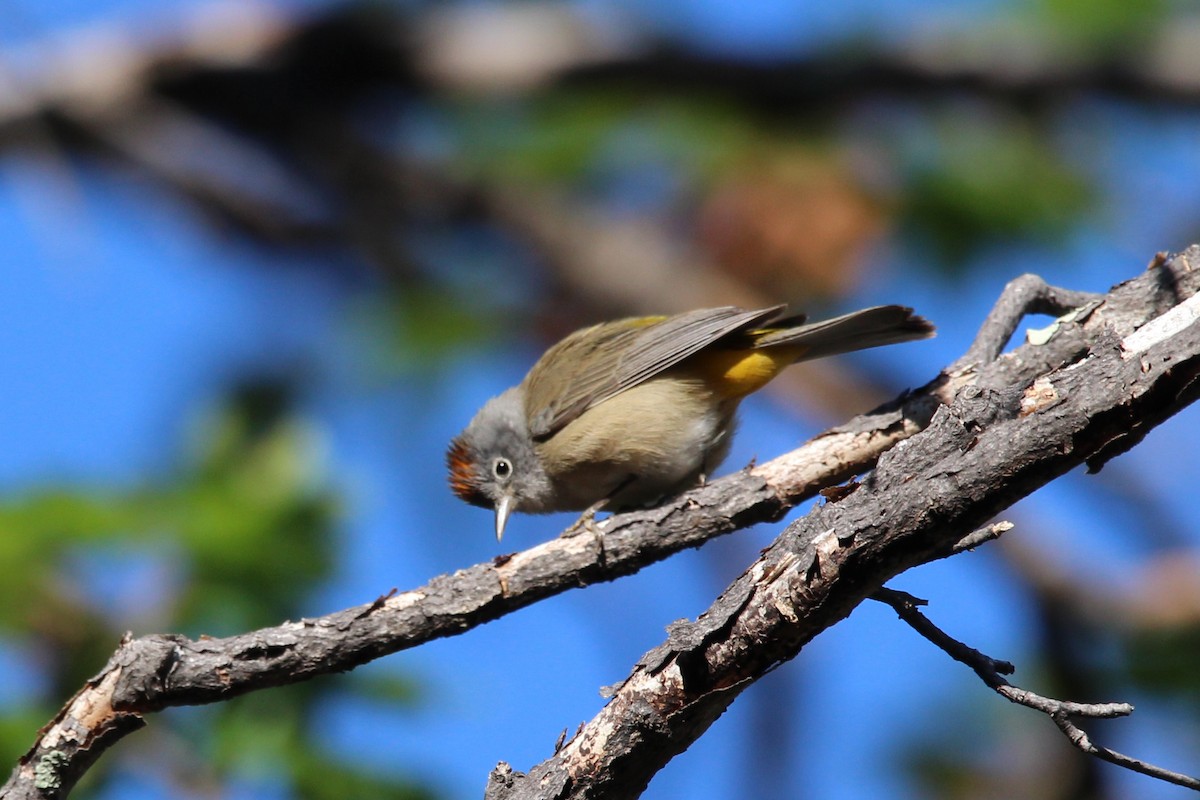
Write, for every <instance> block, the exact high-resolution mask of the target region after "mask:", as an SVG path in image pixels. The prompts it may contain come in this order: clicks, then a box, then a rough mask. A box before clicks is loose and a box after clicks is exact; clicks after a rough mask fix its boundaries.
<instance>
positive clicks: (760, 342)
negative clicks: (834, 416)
mask: <svg viewBox="0 0 1200 800" xmlns="http://www.w3.org/2000/svg"><path fill="white" fill-rule="evenodd" d="M789 322H796V323H801V322H802V320H801V319H793V320H786V319H785V320H780V322H776V323H772V324H771V325H770V327H767V328H763V329H762V330H761V331H756V332H755V333H756V334H757V335H756V336H755V340H754V346H755V348H764V347H775V346H797V348H796V349H797V350H799V351H800V353H799V356H798V358H797V360H798V361H806V360H808V359H810V358H822V357H824V356H833V355H837V354H839V353H852V352H854V351H855V350H866V349H867V348H868V347H880V346H882V345H885V344H895V343H897V342H908V341H912V340H913V339H928V338H929V337H931V336H933V335H934V327H933V324H932V323H930V322H929V321H928V320H926V319H925V318H923V317H919V316H917V315H916V314H914V313H913V310H912V309H911V308H907V307H905V306H875V307H873V308H864V309H862V310H861V311H853V312H851V313H849V314H844V315H842V316H840V317H834V318H833V319H826V320H821V321H820V322H810V323H808V324H795V325H790V326H789V325H788V323H789ZM780 323H783V326H784V327H780Z"/></svg>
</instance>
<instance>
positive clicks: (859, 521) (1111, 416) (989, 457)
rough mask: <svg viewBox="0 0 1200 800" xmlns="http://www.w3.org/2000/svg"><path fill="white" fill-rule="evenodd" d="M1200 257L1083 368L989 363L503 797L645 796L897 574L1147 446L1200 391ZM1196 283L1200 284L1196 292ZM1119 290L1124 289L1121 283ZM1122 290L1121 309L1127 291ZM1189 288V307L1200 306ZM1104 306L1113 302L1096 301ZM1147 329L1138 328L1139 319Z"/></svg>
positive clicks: (504, 784) (1090, 344)
mask: <svg viewBox="0 0 1200 800" xmlns="http://www.w3.org/2000/svg"><path fill="white" fill-rule="evenodd" d="M1194 263H1196V264H1200V249H1196V248H1194V249H1192V250H1190V251H1189V252H1188V253H1187V254H1185V255H1184V256H1181V257H1179V258H1177V259H1176V260H1175V261H1174V262H1172V263H1171V264H1169V265H1168V264H1159V263H1157V262H1156V264H1155V265H1154V266H1153V268H1152V269H1151V270H1150V272H1148V273H1147V275H1145V276H1143V277H1142V278H1140V279H1138V280H1135V281H1132V282H1130V283H1129V284H1126V285H1125V288H1128V287H1130V286H1132V285H1134V284H1138V283H1139V281H1141V282H1142V284H1143V286H1144V288H1146V289H1147V290H1148V291H1150V292H1151V293H1156V292H1157V289H1158V288H1163V287H1166V288H1167V289H1168V291H1167V294H1169V295H1170V296H1172V297H1174V298H1175V299H1176V300H1182V302H1180V303H1179V304H1178V305H1177V306H1175V307H1174V308H1172V309H1171V310H1169V311H1167V312H1166V313H1164V314H1162V315H1160V316H1158V317H1156V318H1155V319H1154V320H1153V321H1152V322H1150V323H1149V324H1146V325H1143V326H1140V327H1139V328H1138V330H1137V331H1136V332H1134V331H1132V330H1129V329H1126V330H1124V331H1121V330H1120V328H1118V329H1117V330H1114V329H1112V328H1100V329H1094V328H1093V329H1092V330H1090V331H1088V333H1089V335H1088V336H1087V337H1085V339H1084V340H1082V341H1081V342H1080V344H1082V345H1083V349H1082V350H1081V351H1080V352H1079V354H1078V357H1077V358H1076V359H1075V360H1074V361H1073V362H1072V363H1070V364H1066V365H1063V366H1061V367H1054V368H1051V369H1049V370H1047V371H1045V372H1044V373H1042V374H1041V375H1040V376H1039V377H1038V378H1036V379H1035V380H1034V381H1032V382H1029V381H1020V382H1009V381H1007V380H1003V379H1004V378H1006V377H1009V376H1011V370H1012V369H1013V368H1014V367H1015V365H1017V364H1019V363H1021V362H1025V361H1027V360H1028V359H1038V353H1039V351H1040V348H1043V347H1045V346H1047V345H1048V344H1049V343H1050V342H1053V341H1055V340H1056V339H1058V338H1059V337H1060V336H1063V337H1064V339H1067V340H1069V339H1070V338H1071V336H1070V335H1069V334H1067V333H1066V330H1067V329H1068V328H1074V329H1075V330H1076V331H1077V332H1082V331H1083V330H1084V328H1085V327H1086V325H1087V324H1088V323H1087V322H1086V321H1085V322H1084V323H1083V326H1080V325H1079V323H1078V322H1077V321H1074V320H1071V321H1064V323H1063V328H1062V329H1061V330H1059V331H1056V332H1055V334H1054V335H1053V336H1051V337H1050V339H1049V340H1047V341H1046V343H1044V344H1026V345H1024V346H1022V347H1020V348H1018V349H1017V350H1016V351H1014V352H1013V353H1011V354H1009V355H1007V356H1004V357H1002V358H1001V359H999V360H997V361H995V362H993V363H991V364H988V365H986V366H983V367H981V368H979V371H978V375H977V380H976V382H975V384H974V385H971V386H968V387H966V388H964V389H962V390H961V391H960V392H959V393H958V396H957V397H956V398H955V400H954V402H953V403H952V404H951V405H949V406H947V407H943V408H941V409H939V410H938V412H937V413H936V414H935V416H934V418H933V421H932V423H931V425H930V426H929V428H928V429H927V430H925V431H923V432H921V433H919V434H918V435H916V436H914V437H912V438H911V439H910V440H908V441H906V442H904V443H903V444H902V445H900V446H897V447H894V448H892V449H891V450H890V451H888V452H887V453H886V454H885V455H884V456H883V457H882V458H880V459H879V462H878V464H877V466H876V468H875V471H874V472H873V473H872V474H871V476H870V477H869V478H868V479H867V480H865V481H863V482H862V484H860V485H859V486H858V488H857V489H856V490H854V491H852V492H850V493H849V494H847V495H846V496H844V497H842V498H841V499H839V500H837V501H836V502H829V503H826V504H825V505H823V506H821V507H819V508H817V509H815V510H813V511H812V512H811V513H810V514H808V515H807V516H806V517H804V518H802V519H800V520H797V521H796V522H794V523H793V524H791V525H790V526H788V528H787V529H786V530H784V532H783V533H782V534H781V535H780V536H779V538H778V539H776V541H775V542H774V543H773V544H772V545H771V546H770V547H769V548H768V549H767V550H765V551H764V553H763V555H762V557H761V558H760V559H759V560H758V561H756V562H755V563H754V564H753V565H751V567H750V568H749V569H748V570H747V571H746V572H745V573H744V574H743V575H742V576H741V577H739V578H738V579H737V580H736V581H735V582H734V583H733V584H732V585H730V586H729V587H728V588H727V589H726V590H725V592H724V593H723V594H722V595H721V597H720V598H718V600H717V601H716V602H715V603H714V604H713V605H712V606H711V607H710V608H709V609H708V611H706V612H705V613H704V614H702V615H701V616H700V617H699V618H698V619H697V620H696V621H694V622H682V623H676V624H675V625H672V626H671V627H670V629H669V635H668V638H667V640H666V641H665V642H663V644H661V645H659V646H658V647H657V648H655V649H654V650H651V651H650V652H648V653H646V654H645V655H644V656H643V657H642V658H641V659H640V660H639V661H638V663H637V664H636V665H635V666H634V668H633V670H632V672H631V673H630V674H629V676H628V677H627V678H626V679H625V681H624V682H623V683H621V684H620V685H619V686H617V687H616V688H615V690H614V691H613V693H612V699H611V700H610V702H609V703H608V704H607V705H606V706H605V707H604V709H603V710H602V711H601V712H600V713H599V714H597V716H596V717H594V718H593V719H592V720H591V721H590V722H588V723H587V724H586V725H585V726H584V727H583V728H582V729H581V730H580V732H579V733H578V734H577V735H576V736H575V737H574V738H572V739H571V741H569V742H567V743H566V744H565V745H564V746H563V747H562V748H561V750H559V751H558V752H557V753H555V754H554V755H553V756H552V757H551V758H549V759H547V760H546V761H544V762H542V763H541V764H539V765H537V766H536V767H534V768H533V769H532V770H531V771H530V772H529V773H528V774H527V775H526V774H521V773H515V772H511V771H505V769H504V768H503V765H502V767H501V768H500V769H499V770H498V771H497V772H495V773H494V774H493V780H492V782H491V784H490V785H489V791H488V794H487V796H488V797H489V798H492V799H494V800H501V799H504V800H516V799H517V798H520V799H521V800H532V799H533V798H538V799H539V800H541V799H542V798H556V800H557V799H560V798H585V797H586V798H592V799H593V800H594V799H595V798H610V797H612V798H616V797H631V796H636V795H637V794H638V793H639V792H641V791H642V790H643V789H644V788H645V786H646V784H647V783H648V782H649V780H650V778H651V777H652V776H653V775H654V774H655V773H656V772H657V771H658V770H659V769H661V768H662V766H663V765H664V764H666V763H667V761H669V760H670V759H671V758H672V757H673V756H674V755H676V754H677V753H679V752H682V751H683V750H684V749H686V748H687V747H688V746H689V745H690V744H691V743H692V742H693V741H695V739H696V738H697V737H699V736H700V735H701V734H702V733H703V732H704V731H705V730H706V729H707V728H708V726H709V725H710V724H711V723H712V722H713V721H714V720H715V719H716V718H717V717H718V716H720V715H721V713H723V712H724V710H725V709H726V708H727V707H728V705H729V704H730V703H731V702H732V700H733V698H735V697H736V696H737V695H738V694H739V693H740V692H741V691H742V690H743V689H744V688H745V687H746V686H748V685H749V684H750V683H752V682H754V681H755V680H758V679H759V678H761V677H762V676H763V675H765V674H766V673H767V672H769V671H770V670H771V669H773V668H774V667H775V666H777V665H778V664H780V663H782V662H784V661H787V660H788V659H791V658H793V657H794V656H795V655H796V654H797V653H798V652H799V651H800V650H801V648H802V647H803V646H804V645H805V644H806V643H807V642H808V641H809V640H811V639H812V638H813V637H814V636H816V635H817V634H818V633H820V632H821V631H822V630H825V629H826V628H828V627H830V626H832V625H834V624H836V623H837V622H838V621H840V620H841V619H843V618H844V617H845V616H846V615H847V614H849V613H850V611H851V610H852V609H853V608H854V607H855V606H856V605H857V604H858V603H859V602H861V601H862V600H863V599H865V598H866V597H869V596H870V595H871V594H873V593H874V592H875V591H876V590H878V589H879V588H881V587H882V585H883V584H884V583H885V582H886V581H887V580H889V579H890V578H891V577H893V576H894V575H896V574H898V573H900V572H902V571H904V570H906V569H909V568H911V567H913V566H916V565H918V564H921V563H926V562H928V561H930V560H932V559H934V558H938V557H941V556H942V555H944V554H945V553H946V551H947V550H952V549H953V548H954V547H955V545H956V544H957V543H958V542H959V541H961V540H962V539H963V538H964V535H963V531H967V530H971V529H972V528H974V527H976V526H977V525H979V524H980V523H981V522H983V521H984V520H985V519H987V518H989V517H990V516H992V515H993V514H994V513H996V512H997V511H999V510H1000V509H1002V508H1004V507H1006V506H1008V505H1009V504H1010V503H1012V502H1013V501H1015V500H1016V499H1018V498H1020V497H1023V496H1025V495H1026V494H1029V493H1030V492H1032V491H1034V490H1035V489H1037V488H1038V487H1040V486H1042V485H1044V484H1046V483H1048V482H1049V481H1051V480H1053V479H1054V478H1056V477H1058V476H1059V475H1061V474H1063V473H1064V472H1066V471H1068V470H1070V469H1072V468H1074V467H1076V466H1078V465H1080V464H1082V463H1084V462H1085V461H1088V460H1090V459H1092V458H1094V457H1095V456H1096V455H1097V454H1099V453H1103V452H1105V451H1107V450H1109V449H1110V448H1111V447H1112V446H1113V444H1114V443H1117V446H1119V447H1122V448H1124V447H1128V446H1131V444H1132V440H1140V438H1141V437H1142V436H1144V435H1145V433H1146V431H1147V430H1148V429H1149V427H1150V426H1149V425H1147V424H1144V421H1145V420H1161V419H1164V418H1165V417H1166V416H1168V415H1170V414H1172V413H1174V412H1176V411H1178V410H1180V409H1181V408H1183V407H1184V406H1185V405H1187V404H1188V403H1190V402H1192V401H1193V400H1195V399H1196V398H1197V396H1200V322H1198V321H1197V315H1196V313H1195V308H1196V306H1197V305H1200V297H1198V296H1196V295H1195V292H1196V282H1197V278H1200V273H1198V272H1197V271H1196V270H1197V267H1195V266H1193V264H1194ZM1185 284H1186V288H1185ZM1118 292H1119V290H1118ZM1114 294H1115V293H1110V295H1109V297H1108V299H1106V301H1105V303H1104V304H1103V305H1104V307H1107V306H1108V304H1109V302H1110V301H1112V300H1114V299H1115V298H1114V297H1113V295H1114ZM1185 298H1186V299H1185ZM1096 311H1097V312H1099V311H1100V308H1097V309H1096ZM1135 327H1137V326H1135Z"/></svg>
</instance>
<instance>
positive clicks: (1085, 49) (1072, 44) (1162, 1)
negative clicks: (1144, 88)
mask: <svg viewBox="0 0 1200 800" xmlns="http://www.w3.org/2000/svg"><path fill="white" fill-rule="evenodd" d="M1168 4H1169V0H1138V2H1136V3H1130V2H1128V0H1027V8H1026V14H1027V15H1028V17H1029V22H1030V26H1031V28H1032V29H1033V30H1038V31H1043V32H1045V33H1046V34H1048V35H1049V36H1050V37H1052V38H1053V39H1054V40H1055V41H1056V42H1057V43H1058V44H1059V45H1060V47H1065V48H1067V50H1068V52H1066V53H1062V52H1060V55H1063V56H1065V55H1072V54H1074V55H1078V56H1093V55H1095V56H1101V57H1111V56H1112V55H1114V54H1120V55H1125V56H1134V55H1136V52H1137V50H1138V48H1141V47H1145V46H1148V45H1149V44H1150V42H1151V38H1152V36H1153V35H1154V34H1155V33H1158V32H1159V31H1160V30H1161V29H1162V26H1163V24H1164V23H1165V22H1166V21H1167V11H1168V10H1169V9H1168Z"/></svg>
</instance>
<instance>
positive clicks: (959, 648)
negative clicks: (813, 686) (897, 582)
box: [871, 588, 1200, 791]
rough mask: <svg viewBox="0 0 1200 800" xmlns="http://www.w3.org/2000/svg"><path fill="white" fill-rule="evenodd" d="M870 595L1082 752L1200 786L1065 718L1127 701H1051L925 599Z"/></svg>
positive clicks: (1122, 706)
mask: <svg viewBox="0 0 1200 800" xmlns="http://www.w3.org/2000/svg"><path fill="white" fill-rule="evenodd" d="M871 599H872V600H878V601H879V602H881V603H885V604H887V605H889V606H891V607H892V608H893V609H894V610H895V612H896V614H898V615H899V617H900V619H902V620H904V621H905V622H907V623H908V624H909V625H910V626H911V627H912V629H913V630H915V631H916V632H917V633H919V634H921V635H922V636H924V637H925V638H926V639H928V640H929V641H931V642H933V644H935V645H936V646H937V647H939V648H940V649H942V650H943V651H945V653H946V655H948V656H950V657H951V658H953V659H954V660H955V661H958V662H961V663H963V664H966V665H967V666H968V667H970V668H971V669H973V670H974V671H975V674H976V675H978V676H979V679H980V680H981V681H983V682H984V683H985V684H986V685H987V686H989V687H990V688H991V689H993V690H995V692H996V693H997V694H999V695H1000V696H1001V697H1004V698H1005V699H1007V700H1009V701H1011V702H1013V703H1017V704H1018V705H1022V706H1025V707H1027V708H1032V709H1034V710H1035V711H1041V712H1042V713H1043V714H1046V715H1047V716H1049V717H1050V719H1051V720H1053V721H1054V724H1055V725H1057V726H1058V729H1059V730H1061V731H1062V732H1063V733H1064V734H1065V735H1066V737H1067V739H1068V740H1069V741H1070V742H1071V744H1072V745H1073V746H1075V747H1077V748H1079V749H1080V750H1082V751H1083V752H1085V753H1087V754H1089V755H1093V756H1096V757H1097V758H1100V759H1102V760H1104V761H1107V762H1109V763H1110V764H1116V765H1117V766H1120V767H1125V768H1126V769H1130V770H1133V771H1134V772H1140V773H1141V774H1143V775H1149V776H1150V777H1152V778H1158V779H1159V780H1163V781H1167V782H1168V783H1174V784H1176V785H1178V786H1183V787H1186V788H1188V789H1194V790H1197V791H1200V779H1196V778H1193V777H1191V776H1190V775H1184V774H1182V773H1179V772H1173V771H1171V770H1169V769H1163V768H1162V767H1158V766H1155V765H1153V764H1150V763H1147V762H1145V761H1142V760H1141V759H1137V758H1133V757H1132V756H1127V755H1125V754H1123V753H1118V752H1116V751H1115V750H1109V749H1108V748H1106V747H1101V746H1099V745H1097V744H1095V743H1093V742H1092V741H1091V739H1090V738H1089V737H1088V735H1087V733H1086V732H1085V731H1084V730H1082V729H1081V728H1080V727H1079V726H1077V725H1076V724H1075V723H1074V722H1072V721H1071V717H1087V718H1090V719H1108V718H1112V717H1124V716H1128V715H1129V714H1132V713H1133V706H1132V705H1130V704H1129V703H1073V702H1069V701H1065V700H1055V699H1054V698H1052V697H1043V696H1042V695H1040V694H1035V693H1034V692H1031V691H1028V690H1026V689H1021V688H1020V687H1017V686H1013V685H1012V684H1011V683H1009V682H1008V681H1006V680H1005V679H1004V677H1003V676H1004V675H1011V674H1012V673H1013V672H1014V671H1015V668H1014V667H1013V665H1012V664H1010V663H1009V662H1007V661H997V660H996V659H994V658H990V657H988V656H985V655H984V654H983V653H981V652H979V651H978V650H976V649H974V648H972V647H968V646H967V645H965V644H963V643H962V642H960V641H958V640H957V639H955V638H954V637H952V636H950V635H949V634H947V633H946V632H945V631H943V630H942V629H941V628H939V627H938V626H936V625H934V624H933V623H932V622H930V621H929V618H928V617H926V616H925V615H924V614H922V613H921V612H920V611H918V610H917V607H918V606H923V605H926V601H924V600H921V599H920V598H917V597H913V596H912V595H911V594H908V593H907V592H899V591H896V590H895V589H887V588H884V589H879V590H878V591H876V592H875V593H874V594H872V595H871Z"/></svg>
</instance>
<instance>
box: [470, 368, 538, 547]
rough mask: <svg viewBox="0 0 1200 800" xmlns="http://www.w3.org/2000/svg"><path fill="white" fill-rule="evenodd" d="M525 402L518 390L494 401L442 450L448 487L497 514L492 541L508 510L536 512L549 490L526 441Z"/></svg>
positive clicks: (497, 534) (528, 440)
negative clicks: (447, 472) (447, 475)
mask: <svg viewBox="0 0 1200 800" xmlns="http://www.w3.org/2000/svg"><path fill="white" fill-rule="evenodd" d="M524 399H525V395H524V392H522V391H521V388H520V387H519V386H514V387H513V388H511V389H509V390H508V391H506V392H504V393H503V394H501V395H500V396H498V397H493V398H492V399H491V400H489V401H488V402H487V403H486V404H485V405H484V407H483V408H481V409H480V410H479V413H478V414H476V415H475V418H474V419H473V420H471V424H470V425H468V426H467V429H466V430H465V431H463V432H462V433H460V434H459V435H458V436H456V437H454V439H453V441H451V442H450V448H449V450H447V451H446V467H447V468H448V469H449V471H450V488H451V489H453V490H454V493H455V494H456V495H458V496H459V497H460V498H462V499H463V500H465V501H467V502H468V503H470V504H471V505H476V506H482V507H484V508H494V509H495V510H496V540H497V541H499V540H500V537H501V536H503V535H504V526H505V525H506V524H507V523H508V515H509V514H510V513H511V512H512V511H514V510H523V511H540V510H541V509H542V508H543V507H544V506H545V504H546V500H547V499H548V496H549V494H550V491H551V487H550V480H549V478H547V477H546V472H545V470H544V469H542V464H541V461H539V460H538V457H537V452H536V451H535V450H534V449H533V441H532V440H531V439H530V438H529V433H528V428H527V426H526V424H525V402H524Z"/></svg>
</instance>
